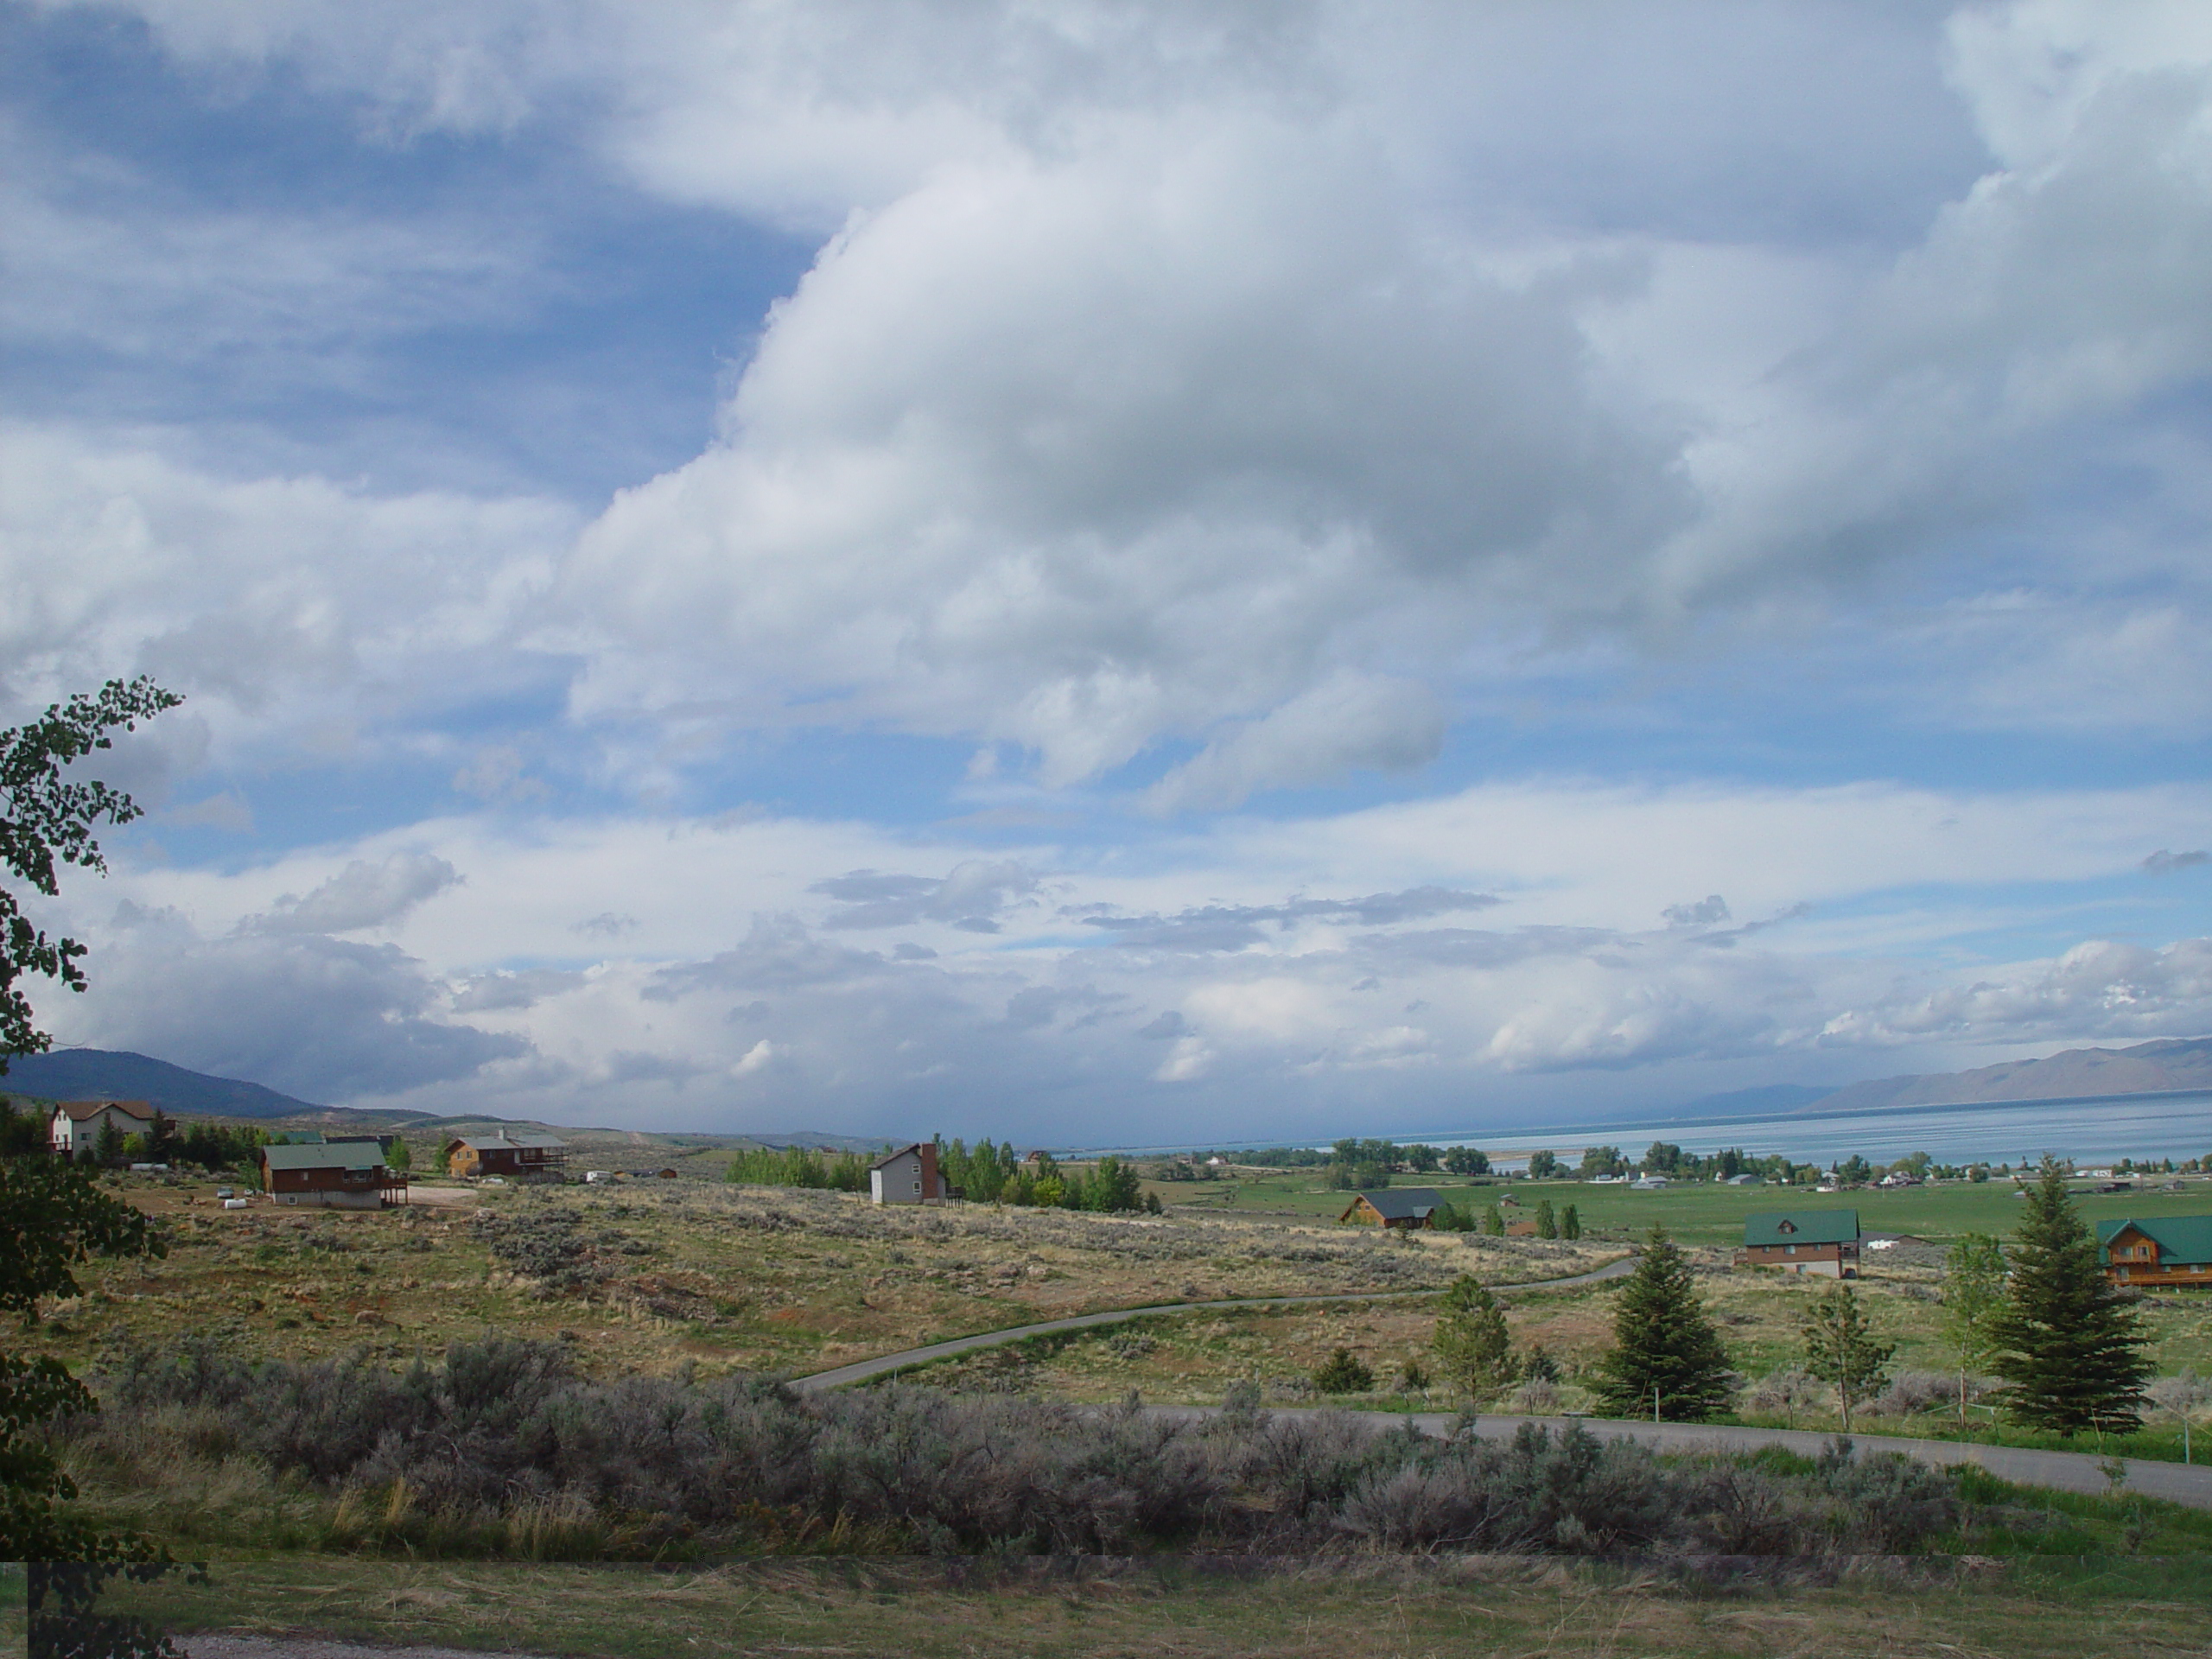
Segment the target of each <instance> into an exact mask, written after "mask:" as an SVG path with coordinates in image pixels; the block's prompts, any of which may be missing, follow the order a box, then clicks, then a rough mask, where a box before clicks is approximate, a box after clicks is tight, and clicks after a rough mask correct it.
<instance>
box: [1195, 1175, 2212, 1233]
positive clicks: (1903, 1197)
mask: <svg viewBox="0 0 2212 1659" xmlns="http://www.w3.org/2000/svg"><path fill="white" fill-rule="evenodd" d="M1392 1185H1395V1186H1428V1187H1433V1188H1434V1189H1435V1190H1436V1192H1438V1193H1440V1195H1441V1196H1443V1197H1444V1198H1447V1199H1449V1200H1450V1201H1451V1202H1452V1203H1453V1204H1455V1205H1460V1206H1461V1207H1463V1208H1464V1207H1466V1206H1469V1205H1471V1206H1473V1207H1474V1208H1475V1209H1476V1210H1478V1211H1479V1210H1481V1209H1482V1208H1483V1207H1484V1206H1485V1205H1491V1204H1494V1203H1497V1202H1498V1201H1499V1200H1500V1199H1502V1198H1507V1197H1510V1198H1514V1199H1516V1201H1517V1202H1518V1204H1519V1205H1520V1208H1519V1210H1518V1211H1515V1210H1512V1209H1510V1208H1509V1209H1508V1210H1507V1211H1506V1213H1507V1214H1508V1215H1509V1216H1513V1215H1516V1214H1517V1215H1520V1216H1532V1215H1534V1214H1535V1207H1536V1203H1537V1201H1538V1200H1539V1199H1541V1198H1549V1199H1550V1200H1551V1201H1552V1205H1553V1207H1554V1209H1557V1208H1559V1207H1560V1206H1561V1205H1567V1204H1572V1205H1575V1206H1576V1208H1577V1209H1578V1211H1580V1215H1581V1217H1582V1227H1583V1230H1584V1232H1586V1233H1598V1234H1605V1235H1619V1236H1637V1235H1640V1234H1643V1233H1644V1232H1647V1231H1649V1230H1650V1229H1651V1228H1652V1227H1654V1226H1663V1227H1665V1228H1666V1229H1667V1230H1668V1231H1669V1233H1670V1234H1672V1235H1673V1236H1675V1238H1676V1239H1678V1240H1680V1241H1681V1243H1685V1244H1710V1245H1727V1244H1737V1243H1742V1241H1743V1236H1744V1217H1746V1216H1750V1215H1756V1214H1758V1213H1760V1212H1761V1211H1774V1210H1856V1211H1859V1225H1860V1227H1862V1228H1863V1229H1864V1230H1866V1231H1867V1232H1870V1233H1905V1234H1910V1235H1911V1236H1915V1237H1917V1238H1925V1239H1929V1240H1931V1241H1934V1242H1937V1243H1942V1242H1944V1241H1946V1240H1949V1239H1953V1238H1956V1237H1958V1236H1960V1235H1961V1234H1962V1233H1996V1234H1999V1235H2000V1236H2001V1235H2005V1234H2008V1233H2010V1232H2011V1231H2012V1230H2013V1228H2014V1227H2015V1226H2017V1225H2018V1222H2019V1211H2020V1207H2021V1203H2020V1200H2019V1199H2018V1198H2015V1197H2014V1196H2013V1194H2014V1192H2016V1191H2017V1190H2018V1189H2016V1188H2015V1187H2014V1186H2013V1185H2012V1182H2011V1181H2009V1180H2007V1179H2004V1178H2002V1177H1998V1178H1994V1179H1991V1180H1989V1181H1987V1182H1985V1183H1982V1184H1980V1185H1975V1184H1973V1183H1969V1182H1965V1181H1960V1182H1946V1183H1944V1184H1942V1185H1935V1186H1917V1187H1906V1188H1904V1189H1903V1190H1901V1191H1897V1192H1885V1191H1884V1190H1883V1189H1881V1188H1879V1187H1871V1186H1870V1187H1858V1188H1852V1189H1847V1190H1846V1191H1844V1192H1813V1191H1812V1190H1811V1189H1810V1188H1808V1187H1802V1186H1800V1187H1789V1186H1722V1185H1718V1184H1715V1183H1712V1182H1696V1183H1688V1184H1684V1185H1675V1186H1670V1187H1669V1188H1667V1189H1666V1190H1665V1191H1664V1192H1631V1191H1630V1190H1629V1189H1628V1188H1627V1187H1626V1186H1623V1185H1597V1184H1594V1183H1592V1182H1587V1181H1531V1180H1510V1181H1508V1180H1495V1179H1494V1180H1491V1181H1488V1182H1486V1183H1481V1184H1471V1183H1470V1182H1468V1181H1465V1180H1464V1179H1451V1178H1446V1179H1443V1180H1424V1179H1421V1177H1419V1176H1413V1175H1402V1176H1399V1177H1397V1178H1395V1179H1394V1180H1393V1182H1392ZM2091 1185H2093V1184H2092V1183H2089V1182H2086V1181H2084V1182H2076V1183H2075V1186H2076V1189H2077V1190H2076V1192H2075V1203H2076V1204H2078V1205H2080V1206H2081V1210H2082V1216H2083V1217H2084V1218H2085V1219H2087V1220H2088V1221H2089V1222H2090V1223H2092V1224H2094V1223H2096V1222H2099V1221H2103V1220H2106V1219H2107V1218H2113V1217H2122V1216H2187V1215H2203V1214H2207V1213H2212V1180H2206V1179H2200V1178H2196V1177H2191V1178H2190V1179H2189V1181H2188V1184H2187V1185H2186V1187H2185V1188H2184V1190H2183V1191H2182V1192H2158V1191H2157V1190H2155V1188H2154V1189H2152V1190H2147V1191H2146V1190H2145V1189H2144V1188H2141V1187H2138V1188H2137V1189H2136V1190H2135V1191H2134V1192H2092V1191H2090V1190H2089V1188H2090V1186H2091ZM1158 1190H1159V1192H1160V1197H1161V1198H1162V1199H1163V1200H1164V1201H1166V1202H1168V1203H1171V1204H1174V1205H1180V1206H1183V1207H1185V1208H1188V1209H1190V1210H1193V1211H1210V1212H1213V1213H1218V1214H1221V1215H1224V1216H1236V1215H1240V1214H1242V1215H1251V1216H1255V1217H1257V1216H1269V1217H1285V1216H1295V1217H1300V1218H1303V1219H1309V1220H1334V1219H1335V1218H1336V1217H1337V1216H1338V1215H1339V1214H1341V1213H1342V1212H1343V1211H1344V1206H1345V1205H1347V1204H1349V1203H1350V1202H1351V1194H1350V1193H1348V1192H1330V1191H1328V1190H1326V1189H1325V1187H1324V1186H1323V1185H1322V1184H1321V1181H1320V1179H1319V1173H1318V1172H1310V1171H1305V1170H1294V1171H1288V1172H1286V1173H1281V1174H1277V1175H1270V1176H1267V1177H1264V1178H1262V1179H1245V1180H1237V1181H1233V1182H1232V1181H1208V1182H1196V1183H1193V1182H1181V1183H1175V1184H1169V1185H1160V1187H1159V1189H1158ZM1232 1194H1233V1196H1232Z"/></svg>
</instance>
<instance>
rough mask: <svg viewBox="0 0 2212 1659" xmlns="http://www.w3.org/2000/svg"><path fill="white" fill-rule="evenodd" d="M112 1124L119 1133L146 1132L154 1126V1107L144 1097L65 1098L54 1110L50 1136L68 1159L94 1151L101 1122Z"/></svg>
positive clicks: (49, 1130)
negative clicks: (120, 1098)
mask: <svg viewBox="0 0 2212 1659" xmlns="http://www.w3.org/2000/svg"><path fill="white" fill-rule="evenodd" d="M103 1123H112V1124H114V1125H115V1132H116V1133H117V1134H118V1135H143V1134H145V1133H146V1132H147V1131H148V1130H149V1129H150V1128H153V1127H154V1108H153V1105H152V1103H150V1102H148V1101H143V1100H65V1101H61V1102H59V1103H57V1104H56V1105H55V1106H54V1121H53V1122H52V1123H51V1124H50V1125H49V1126H48V1131H47V1138H48V1140H49V1141H51V1142H52V1143H53V1145H54V1150H55V1151H56V1152H58V1153H60V1154H61V1155H62V1156H63V1157H65V1158H75V1157H79V1156H81V1155H83V1154H86V1153H88V1152H90V1151H91V1150H92V1147H93V1144H94V1143H95V1142H96V1141H99V1138H100V1125H101V1124H103Z"/></svg>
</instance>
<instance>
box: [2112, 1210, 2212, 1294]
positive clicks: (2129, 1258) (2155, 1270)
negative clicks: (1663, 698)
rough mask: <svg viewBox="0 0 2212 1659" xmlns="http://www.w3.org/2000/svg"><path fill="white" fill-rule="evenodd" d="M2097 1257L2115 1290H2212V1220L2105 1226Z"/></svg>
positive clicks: (2163, 1218) (2169, 1219)
mask: <svg viewBox="0 0 2212 1659" xmlns="http://www.w3.org/2000/svg"><path fill="white" fill-rule="evenodd" d="M2097 1256H2098V1259H2099V1260H2100V1261H2101V1262H2103V1263H2104V1268H2105V1276H2106V1277H2107V1278H2108V1279H2110V1280H2111V1281H2113V1283H2114V1284H2116V1285H2212V1216H2160V1217H2158V1218H2157V1219H2156V1220H2149V1221H2138V1220H2134V1219H2132V1218H2128V1219H2123V1220H2120V1221H2101V1222H2099V1223H2098V1224H2097Z"/></svg>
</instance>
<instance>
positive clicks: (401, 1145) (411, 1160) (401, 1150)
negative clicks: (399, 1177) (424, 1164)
mask: <svg viewBox="0 0 2212 1659" xmlns="http://www.w3.org/2000/svg"><path fill="white" fill-rule="evenodd" d="M385 1159H386V1160H387V1167H389V1168H391V1169H393V1170H396V1171H397V1172H398V1173H401V1174H403V1175H404V1174H405V1173H407V1172H408V1171H409V1170H410V1169H412V1168H413V1167H414V1166H415V1154H413V1153H412V1152H411V1151H410V1150H409V1149H408V1146H407V1137H406V1136H405V1135H394V1136H392V1137H391V1151H390V1152H388V1153H386V1154H385Z"/></svg>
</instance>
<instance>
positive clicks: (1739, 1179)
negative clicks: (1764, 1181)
mask: <svg viewBox="0 0 2212 1659" xmlns="http://www.w3.org/2000/svg"><path fill="white" fill-rule="evenodd" d="M1760 1179H1761V1178H1760V1177H1759V1176H1757V1175H1730V1176H1728V1177H1726V1179H1723V1180H1722V1182H1721V1185H1723V1186H1757V1185H1759V1182H1760Z"/></svg>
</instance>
